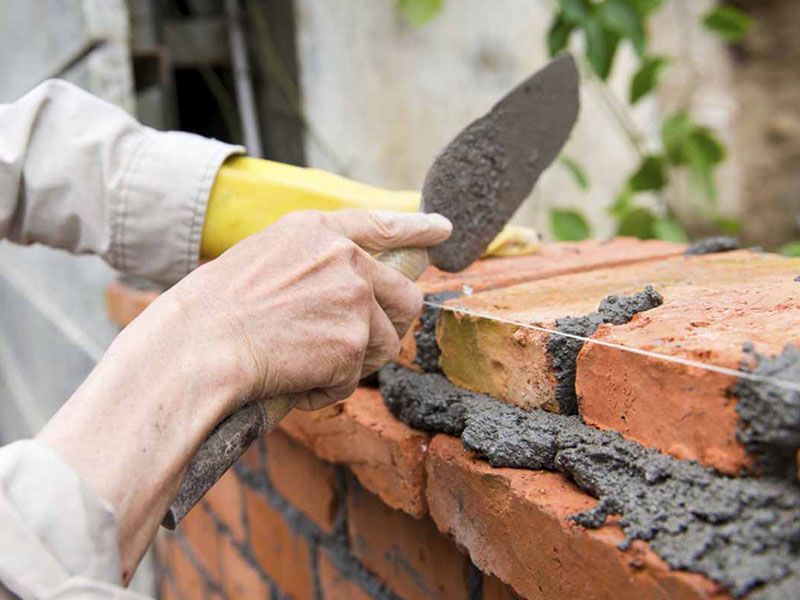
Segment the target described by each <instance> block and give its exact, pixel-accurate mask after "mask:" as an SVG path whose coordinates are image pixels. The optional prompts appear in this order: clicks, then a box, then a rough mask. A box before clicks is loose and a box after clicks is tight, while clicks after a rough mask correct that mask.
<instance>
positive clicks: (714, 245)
mask: <svg viewBox="0 0 800 600" xmlns="http://www.w3.org/2000/svg"><path fill="white" fill-rule="evenodd" d="M741 247H742V245H741V243H740V242H739V240H737V239H736V238H735V237H730V236H726V235H720V236H715V237H707V238H703V239H702V240H698V241H696V242H695V243H694V244H692V245H691V246H689V247H688V248H687V249H686V250H685V251H684V253H683V254H684V255H685V256H700V255H702V254H715V253H717V252H730V251H731V250H738V249H739V248H741Z"/></svg>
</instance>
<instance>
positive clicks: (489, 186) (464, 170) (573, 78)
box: [422, 54, 579, 271]
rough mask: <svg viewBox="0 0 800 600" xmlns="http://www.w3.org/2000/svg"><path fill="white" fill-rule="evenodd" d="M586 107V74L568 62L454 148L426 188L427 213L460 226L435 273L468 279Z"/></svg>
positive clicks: (434, 258) (515, 95)
mask: <svg viewBox="0 0 800 600" xmlns="http://www.w3.org/2000/svg"><path fill="white" fill-rule="evenodd" d="M578 106H579V98H578V71H577V68H576V67H575V61H574V60H573V58H572V57H571V56H570V55H568V54H565V55H563V56H561V57H559V58H557V59H555V60H553V61H551V62H550V63H549V64H548V65H547V66H545V67H544V68H543V69H542V70H540V71H538V72H537V73H535V74H534V75H532V76H531V77H529V78H528V79H526V80H525V81H523V82H522V83H520V84H519V85H518V86H517V87H516V88H514V89H513V90H512V91H511V92H510V93H509V94H508V95H507V96H505V97H504V98H503V99H502V100H500V101H499V102H498V103H497V104H495V106H494V107H493V108H492V110H491V111H490V112H489V113H488V114H487V115H484V116H483V117H481V118H480V119H478V120H477V121H474V122H473V123H471V124H470V125H469V126H468V127H467V128H466V129H464V130H463V131H462V132H461V133H459V134H458V136H457V137H456V138H455V139H454V140H453V141H452V142H450V144H448V145H447V147H446V148H445V149H444V150H443V151H442V153H441V154H439V156H438V157H437V158H436V160H435V161H434V163H433V165H432V166H431V168H430V169H429V170H428V174H427V176H426V177H425V184H424V185H423V188H422V210H424V211H425V212H429V213H430V212H437V213H441V214H443V215H444V216H446V217H447V218H449V219H450V220H451V221H452V222H453V234H452V235H451V236H450V238H449V239H448V240H447V241H446V242H444V243H443V244H440V245H439V246H436V247H434V248H431V249H430V250H429V254H430V258H431V262H432V263H433V264H434V265H436V266H437V267H439V268H440V269H443V270H445V271H460V270H462V269H464V268H466V267H468V266H469V265H470V264H471V263H472V262H473V261H475V260H476V259H477V258H478V257H479V256H480V255H481V254H482V253H483V251H484V250H485V248H486V247H487V246H488V245H489V243H490V242H491V241H492V239H494V237H495V236H496V235H497V234H498V233H499V232H500V230H501V229H502V228H503V226H504V225H505V224H506V223H507V222H508V220H509V219H510V218H511V217H512V215H513V214H514V212H515V211H516V210H517V208H518V207H519V205H520V203H521V202H522V201H523V200H524V199H525V198H527V196H528V195H529V194H530V192H531V190H532V189H533V186H534V184H535V183H536V181H537V180H538V179H539V175H541V173H542V171H544V170H545V168H547V166H548V165H549V164H550V163H551V162H552V161H553V159H554V158H555V157H556V156H557V155H558V153H559V151H560V150H561V147H562V146H563V145H564V142H566V140H567V137H569V133H570V131H571V130H572V126H573V124H574V123H575V119H576V117H577V115H578Z"/></svg>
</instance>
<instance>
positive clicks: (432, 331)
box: [414, 292, 462, 373]
mask: <svg viewBox="0 0 800 600" xmlns="http://www.w3.org/2000/svg"><path fill="white" fill-rule="evenodd" d="M461 295H462V294H461V293H460V292H440V293H437V294H425V300H426V301H428V302H433V303H434V304H442V303H444V302H446V301H447V300H450V299H452V298H458V297H459V296H461ZM440 312H441V309H440V308H436V307H434V306H428V305H427V304H426V305H424V306H423V308H422V315H421V316H420V327H419V329H418V330H417V331H416V332H415V333H414V343H415V344H416V352H417V355H416V356H415V357H414V363H415V364H416V365H417V366H419V367H420V368H421V369H422V370H423V371H425V372H427V373H438V372H439V355H440V354H441V350H439V344H438V343H437V342H436V322H437V321H438V320H439V313H440Z"/></svg>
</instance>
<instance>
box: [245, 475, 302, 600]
mask: <svg viewBox="0 0 800 600" xmlns="http://www.w3.org/2000/svg"><path fill="white" fill-rule="evenodd" d="M245 501H246V504H247V518H248V522H249V524H250V546H251V548H252V551H253V555H254V558H255V560H256V562H257V563H258V564H259V566H260V568H261V570H262V571H264V573H266V574H267V576H269V577H270V578H271V579H272V580H273V581H275V583H276V584H277V585H278V587H280V589H281V590H283V592H284V593H285V594H287V595H288V596H289V597H290V598H293V599H295V600H303V599H305V598H312V597H313V589H314V585H313V580H312V574H311V553H310V550H309V545H308V541H307V540H306V539H305V538H304V537H303V536H301V535H299V534H298V533H297V532H295V531H293V530H292V528H291V527H290V526H289V524H288V523H287V522H286V520H285V518H284V516H283V515H282V514H281V513H280V512H279V511H278V510H276V509H275V508H273V507H272V506H270V504H269V503H268V502H267V500H266V499H265V498H263V497H262V496H261V495H259V494H258V493H257V492H255V491H252V490H247V491H246V493H245Z"/></svg>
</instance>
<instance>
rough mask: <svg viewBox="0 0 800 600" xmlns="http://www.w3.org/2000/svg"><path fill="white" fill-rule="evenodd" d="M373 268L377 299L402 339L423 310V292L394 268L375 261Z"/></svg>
mask: <svg viewBox="0 0 800 600" xmlns="http://www.w3.org/2000/svg"><path fill="white" fill-rule="evenodd" d="M371 268H372V273H371V277H372V289H373V293H374V294H375V299H376V300H377V301H378V304H380V305H381V307H382V308H383V311H384V312H385V313H386V316H387V317H388V318H389V320H390V321H391V322H392V324H393V325H394V328H395V331H396V332H397V335H398V337H400V338H402V337H403V336H404V335H405V334H406V331H408V328H409V327H410V326H411V324H412V323H413V322H414V319H416V318H417V316H418V315H419V313H420V311H421V310H422V292H420V290H419V288H418V287H417V286H416V285H415V284H414V283H413V282H412V281H411V280H410V279H408V278H407V277H405V276H404V275H402V274H401V273H399V272H398V271H396V270H395V269H393V268H392V267H388V266H386V265H384V264H381V263H380V262H378V261H373V262H372V266H371Z"/></svg>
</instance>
